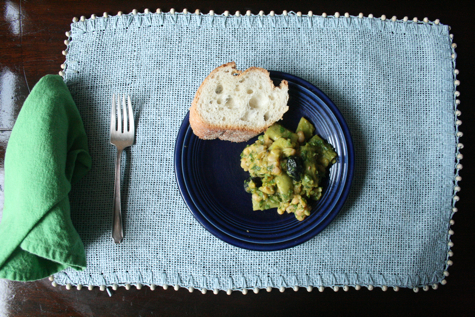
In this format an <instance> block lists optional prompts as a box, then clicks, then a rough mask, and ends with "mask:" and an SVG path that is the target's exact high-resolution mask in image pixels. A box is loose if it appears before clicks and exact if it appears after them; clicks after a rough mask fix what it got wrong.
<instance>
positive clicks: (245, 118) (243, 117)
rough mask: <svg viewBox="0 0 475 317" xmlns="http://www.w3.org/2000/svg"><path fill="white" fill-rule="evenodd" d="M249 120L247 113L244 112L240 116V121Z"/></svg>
mask: <svg viewBox="0 0 475 317" xmlns="http://www.w3.org/2000/svg"><path fill="white" fill-rule="evenodd" d="M248 120H249V113H248V112H246V113H245V114H244V115H243V116H242V117H241V121H248Z"/></svg>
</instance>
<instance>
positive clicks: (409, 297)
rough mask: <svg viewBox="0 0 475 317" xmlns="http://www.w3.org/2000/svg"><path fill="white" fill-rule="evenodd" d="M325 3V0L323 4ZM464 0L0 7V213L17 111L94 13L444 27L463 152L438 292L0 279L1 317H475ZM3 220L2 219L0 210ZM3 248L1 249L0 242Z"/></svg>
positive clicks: (468, 31)
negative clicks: (312, 18) (81, 21)
mask: <svg viewBox="0 0 475 317" xmlns="http://www.w3.org/2000/svg"><path fill="white" fill-rule="evenodd" d="M328 2H329V1H328ZM469 2H470V1H448V0H444V1H417V0H415V1H401V0H398V1H396V0H391V1H385V3H380V1H374V0H366V1H358V0H357V1H332V2H331V4H330V3H328V4H326V3H325V2H324V1H293V2H288V1H278V0H274V1H269V2H266V1H261V0H254V1H245V0H228V1H222V2H218V1H216V3H215V2H213V1H180V0H176V1H117V0H101V1H95V0H83V1H64V0H62V1H60V0H30V1H26V0H12V1H5V0H4V1H2V2H1V3H2V7H1V13H2V14H1V15H0V52H1V53H0V186H2V187H1V188H0V189H1V190H0V210H1V209H2V207H3V175H4V172H3V158H4V153H5V148H6V146H7V143H8V138H9V136H10V131H11V129H12V127H13V125H14V123H15V119H16V117H17V115H18V112H19V111H20V109H21V106H22V104H23V102H24V100H25V98H26V97H27V96H28V93H29V91H30V89H31V88H32V87H33V86H34V85H35V83H36V82H37V81H38V80H39V79H40V78H41V77H42V76H44V75H45V74H50V73H54V74H56V73H58V71H60V70H61V69H60V65H61V64H62V63H63V62H64V56H63V55H62V54H61V51H62V50H63V49H64V48H65V46H64V44H63V41H64V40H65V38H66V37H65V35H64V33H65V32H66V31H68V30H69V29H70V23H71V19H72V18H73V17H75V16H76V17H80V16H83V15H84V16H86V17H89V16H90V15H91V14H96V15H102V13H103V12H108V13H109V14H112V15H115V14H117V11H119V10H120V11H123V12H130V11H132V9H137V10H138V11H141V12H143V10H144V9H145V8H149V9H150V10H153V11H155V10H156V9H157V8H158V7H160V8H161V9H162V10H163V11H169V10H170V9H171V8H174V9H175V10H177V11H182V10H183V9H184V8H187V9H188V10H189V11H191V12H194V11H195V9H200V10H201V11H202V12H204V13H207V12H209V10H210V9H213V10H214V11H215V12H217V13H222V12H223V11H225V10H229V12H230V13H232V14H233V13H234V12H235V11H237V10H239V11H240V12H241V13H244V12H246V11H247V10H251V11H252V13H255V14H256V13H258V12H259V11H260V10H263V11H264V13H266V14H267V13H269V12H270V11H271V10H274V11H275V12H276V13H281V12H282V11H283V10H288V11H290V10H292V11H296V12H297V11H301V12H303V13H307V12H308V11H309V10H311V11H313V13H314V14H321V13H322V12H327V13H328V14H333V13H334V12H337V11H338V12H340V14H343V13H345V12H349V13H350V14H351V15H357V14H358V13H359V12H363V13H364V14H365V16H367V15H368V14H370V13H372V14H374V16H376V17H379V16H381V15H382V14H385V15H386V16H388V17H392V16H393V15H396V16H397V17H398V18H402V17H403V16H408V17H409V18H410V19H412V18H413V17H418V18H419V19H422V18H424V17H428V18H429V19H430V20H435V19H440V21H441V22H442V23H444V24H448V25H450V26H451V27H452V33H453V34H454V36H455V37H454V41H455V42H456V43H457V45H458V47H457V49H456V52H457V54H458V57H457V68H458V69H459V70H460V75H459V76H458V79H459V80H460V81H461V86H460V87H459V91H460V92H461V96H460V100H461V105H460V107H459V109H460V110H461V111H462V113H463V114H462V116H461V120H462V121H463V125H462V127H461V131H463V133H464V136H463V138H462V139H461V141H462V143H464V145H465V148H464V149H463V150H462V153H463V155H464V159H463V161H462V163H463V166H464V168H463V170H462V171H461V176H462V177H463V180H462V182H461V187H462V191H461V192H460V195H459V196H460V198H461V201H460V202H459V203H458V204H457V207H458V209H459V212H458V213H457V214H456V215H455V217H454V220H455V224H454V225H453V226H452V229H453V230H454V231H455V235H454V236H453V240H452V241H453V242H454V244H455V246H454V247H453V251H454V256H453V257H452V260H453V262H454V265H453V266H452V267H451V268H450V269H449V273H450V276H449V277H448V278H447V282H448V283H447V285H445V286H439V289H438V290H432V289H430V290H429V291H427V292H424V291H422V290H420V291H419V292H418V293H417V294H416V293H414V292H413V291H412V290H410V289H401V290H400V291H399V292H394V291H392V290H388V291H386V292H383V291H381V289H379V288H378V289H375V290H373V291H368V290H366V289H363V290H360V291H355V290H354V289H350V290H349V291H348V292H343V291H341V290H340V291H339V292H337V293H335V292H333V291H331V290H329V289H326V290H325V291H324V292H323V293H319V292H318V290H314V291H313V292H312V293H308V292H307V291H306V290H305V289H300V290H299V291H298V292H294V291H293V290H286V291H285V292H284V293H280V292H279V291H277V290H272V292H270V293H268V292H265V291H261V292H260V293H259V294H257V295H256V294H254V293H252V292H249V293H248V294H247V295H243V294H241V293H238V292H234V293H232V294H231V295H226V294H225V293H224V292H220V293H219V294H218V295H213V294H212V292H208V293H207V294H206V295H202V294H201V293H200V292H197V291H195V292H194V293H189V292H188V290H186V289H180V290H179V291H174V290H173V289H172V288H169V289H168V290H163V289H162V288H157V289H156V290H155V291H151V290H150V289H149V288H148V287H144V288H143V289H141V290H136V289H131V290H129V291H127V290H125V289H124V288H120V289H119V290H118V291H116V292H114V294H113V296H112V297H109V295H108V294H107V293H106V292H102V291H100V290H99V289H98V288H95V289H94V290H92V291H89V290H87V288H84V289H83V290H81V291H77V290H76V289H73V290H69V291H68V290H66V288H65V287H63V286H59V287H56V288H55V287H52V286H51V282H50V281H49V280H47V279H44V280H41V281H37V282H30V283H19V282H10V281H7V280H0V316H32V315H49V316H149V315H166V316H169V315H171V316H173V315H175V316H184V315H203V316H209V315H218V316H228V315H230V316H235V315H247V316H249V315H264V316H266V315H274V316H283V315H286V316H290V315H304V314H305V315H350V314H351V315H356V316H359V315H365V316H367V315H377V316H381V315H398V316H399V315H404V316H412V315H420V316H429V315H433V316H442V315H451V314H452V315H457V316H475V296H474V295H475V279H474V272H475V270H474V261H473V259H474V256H473V254H474V250H475V244H474V241H475V239H474V230H473V226H474V219H475V216H474V214H475V213H474V211H473V210H472V208H471V206H473V205H474V203H475V195H473V194H471V192H472V191H474V190H475V187H474V182H473V179H474V178H473V173H474V166H473V165H472V164H471V163H470V162H471V160H472V159H473V155H474V150H473V149H474V131H473V129H474V126H475V121H474V114H475V111H474V110H473V100H475V95H474V91H475V89H474V88H473V86H474V85H475V80H474V79H473V78H474V77H473V73H472V72H473V71H474V70H475V68H474V60H475V58H474V56H475V50H474V46H475V43H474V40H473V39H474V37H473V31H474V22H475V19H474V16H473V11H471V10H470V9H469V7H468V3H469ZM0 216H1V212H0ZM0 247H1V242H0Z"/></svg>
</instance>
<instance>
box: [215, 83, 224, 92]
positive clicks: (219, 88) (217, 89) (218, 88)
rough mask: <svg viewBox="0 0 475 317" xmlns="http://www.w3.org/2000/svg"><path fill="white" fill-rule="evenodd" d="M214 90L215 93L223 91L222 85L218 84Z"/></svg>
mask: <svg viewBox="0 0 475 317" xmlns="http://www.w3.org/2000/svg"><path fill="white" fill-rule="evenodd" d="M215 92H216V93H217V94H220V93H222V92H223V85H221V84H219V85H218V86H217V87H216V90H215Z"/></svg>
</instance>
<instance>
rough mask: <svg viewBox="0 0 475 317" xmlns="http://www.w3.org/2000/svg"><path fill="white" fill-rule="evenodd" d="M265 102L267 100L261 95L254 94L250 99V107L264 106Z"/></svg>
mask: <svg viewBox="0 0 475 317" xmlns="http://www.w3.org/2000/svg"><path fill="white" fill-rule="evenodd" d="M265 104H266V100H264V98H262V96H261V95H254V96H252V98H251V99H250V100H249V107H251V108H252V109H259V108H262V107H263V106H264V105H265Z"/></svg>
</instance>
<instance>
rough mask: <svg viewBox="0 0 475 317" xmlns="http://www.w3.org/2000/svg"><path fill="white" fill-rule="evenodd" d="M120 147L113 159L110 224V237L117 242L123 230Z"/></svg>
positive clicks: (121, 236) (119, 241) (122, 234)
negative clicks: (111, 215) (112, 195)
mask: <svg viewBox="0 0 475 317" xmlns="http://www.w3.org/2000/svg"><path fill="white" fill-rule="evenodd" d="M121 155H122V149H117V157H116V159H115V180H114V220H113V224H112V238H113V239H114V242H115V243H117V244H119V243H121V242H122V239H123V238H124V230H123V228H122V212H121V208H120V206H121V205H120V157H121Z"/></svg>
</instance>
